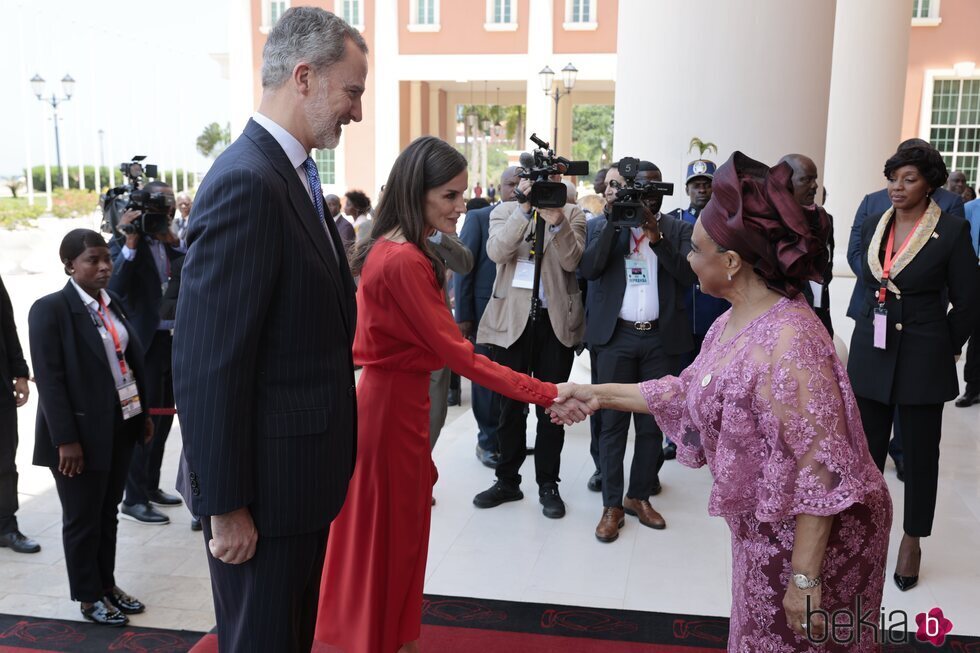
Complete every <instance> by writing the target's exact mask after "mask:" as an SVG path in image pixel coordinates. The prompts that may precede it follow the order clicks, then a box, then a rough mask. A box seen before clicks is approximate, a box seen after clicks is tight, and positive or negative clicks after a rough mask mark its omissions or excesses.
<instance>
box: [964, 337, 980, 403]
mask: <svg viewBox="0 0 980 653" xmlns="http://www.w3.org/2000/svg"><path fill="white" fill-rule="evenodd" d="M963 380H964V381H966V389H965V390H964V394H967V395H977V394H980V324H978V325H977V328H976V329H974V330H973V335H971V336H970V342H969V343H968V344H967V346H966V367H965V368H964V369H963Z"/></svg>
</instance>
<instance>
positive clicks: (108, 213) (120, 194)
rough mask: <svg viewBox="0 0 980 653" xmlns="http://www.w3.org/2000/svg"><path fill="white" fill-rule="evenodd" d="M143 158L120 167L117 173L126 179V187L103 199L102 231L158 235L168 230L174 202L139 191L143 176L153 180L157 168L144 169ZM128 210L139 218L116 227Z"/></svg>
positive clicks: (121, 164) (167, 195) (108, 192)
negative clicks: (137, 212)
mask: <svg viewBox="0 0 980 653" xmlns="http://www.w3.org/2000/svg"><path fill="white" fill-rule="evenodd" d="M144 159H146V156H144V155H137V156H134V157H133V160H132V161H124V162H123V163H120V164H119V170H120V172H122V173H123V176H124V177H127V178H128V179H129V183H128V184H123V185H122V186H116V187H115V188H110V189H109V190H108V191H106V193H105V195H103V196H102V231H104V232H106V233H110V234H114V233H117V232H122V233H123V234H126V235H129V234H134V233H137V234H150V235H153V234H161V233H165V232H166V231H167V230H168V229H170V214H171V213H172V212H173V208H174V199H173V198H172V197H171V196H170V195H169V194H167V193H161V192H159V191H157V192H151V191H147V190H142V189H141V188H140V183H141V180H142V178H143V177H144V175H145V176H146V177H156V176H157V167H156V166H155V165H147V166H146V167H145V168H144V167H143V164H142V161H143V160H144ZM131 209H135V210H137V211H139V212H140V214H141V215H140V216H139V217H138V218H136V219H135V220H133V221H132V222H131V223H129V224H119V220H120V218H122V214H123V213H125V212H126V211H129V210H131Z"/></svg>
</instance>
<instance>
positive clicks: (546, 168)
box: [517, 134, 589, 209]
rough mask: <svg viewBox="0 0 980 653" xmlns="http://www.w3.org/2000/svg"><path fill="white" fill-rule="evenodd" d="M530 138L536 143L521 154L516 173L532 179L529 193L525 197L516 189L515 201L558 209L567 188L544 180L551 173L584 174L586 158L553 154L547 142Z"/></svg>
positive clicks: (564, 197) (586, 171) (534, 135)
mask: <svg viewBox="0 0 980 653" xmlns="http://www.w3.org/2000/svg"><path fill="white" fill-rule="evenodd" d="M531 141H532V142H533V143H534V144H535V145H537V146H538V148H537V149H536V150H534V151H533V153H532V152H523V153H522V154H521V168H522V169H523V172H520V173H519V174H518V175H517V176H518V177H522V178H524V179H530V180H531V181H533V182H534V185H533V186H532V187H531V192H530V193H529V194H528V195H527V196H526V197H525V196H524V195H523V193H520V192H519V191H518V193H517V200H518V201H519V202H524V201H527V202H530V203H531V206H533V207H536V208H539V209H560V208H562V207H563V206H565V202H566V201H567V200H568V189H567V188H566V187H565V184H563V183H561V182H560V181H548V177H550V176H552V175H587V174H589V162H588V161H569V160H568V159H566V158H564V157H560V156H555V151H554V150H552V149H551V147H550V146H549V144H548V143H546V142H545V141H543V140H541V139H540V138H538V137H537V135H536V134H531Z"/></svg>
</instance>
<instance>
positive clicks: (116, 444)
mask: <svg viewBox="0 0 980 653" xmlns="http://www.w3.org/2000/svg"><path fill="white" fill-rule="evenodd" d="M133 420H136V422H138V423H139V424H136V425H135V426H134V424H131V423H130V422H132V421H133ZM142 423H143V417H142V416H141V415H137V416H136V417H133V418H131V419H130V420H129V422H124V421H123V419H122V417H121V416H120V417H118V418H117V419H116V425H115V432H114V434H113V440H112V463H111V465H112V466H111V467H110V468H109V470H107V471H95V470H91V469H87V468H86V469H85V470H84V471H83V472H82V473H81V474H78V475H76V476H74V477H72V478H69V477H67V476H65V475H63V474H62V473H61V472H59V471H58V468H57V467H52V468H51V473H52V474H53V475H54V483H55V486H56V487H57V488H58V498H59V499H61V510H62V527H61V537H62V540H63V542H64V547H65V566H66V567H67V568H68V586H69V588H70V589H71V598H72V599H74V600H76V601H82V602H85V603H93V602H95V601H99V600H101V599H102V597H103V596H105V593H106V590H110V589H112V588H113V587H114V586H115V584H116V580H115V576H114V572H115V569H116V530H117V528H118V524H119V522H118V521H117V519H116V512H117V506H118V505H119V500H120V499H122V495H123V487H124V486H125V485H126V472H127V470H128V468H129V460H130V458H131V457H132V454H133V445H134V443H135V439H134V437H133V433H134V429H135V428H136V427H137V426H139V425H140V424H142Z"/></svg>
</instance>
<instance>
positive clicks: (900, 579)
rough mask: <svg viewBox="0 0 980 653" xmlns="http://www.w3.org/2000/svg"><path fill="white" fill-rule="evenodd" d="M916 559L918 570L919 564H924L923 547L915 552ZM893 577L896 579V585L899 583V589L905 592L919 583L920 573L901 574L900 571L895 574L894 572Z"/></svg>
mask: <svg viewBox="0 0 980 653" xmlns="http://www.w3.org/2000/svg"><path fill="white" fill-rule="evenodd" d="M915 559H916V562H915V567H916V570H918V568H919V565H920V564H922V549H919V550H918V551H916V552H915ZM893 578H894V579H895V585H897V586H898V589H900V590H901V591H903V592H907V591H908V590H910V589H912V588H913V587H915V586H916V585H918V584H919V574H916V575H915V576H899V575H898V572H895V574H893Z"/></svg>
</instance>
